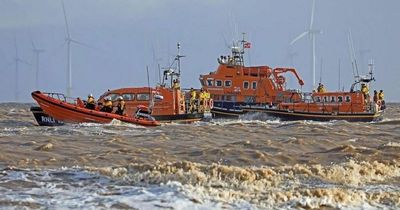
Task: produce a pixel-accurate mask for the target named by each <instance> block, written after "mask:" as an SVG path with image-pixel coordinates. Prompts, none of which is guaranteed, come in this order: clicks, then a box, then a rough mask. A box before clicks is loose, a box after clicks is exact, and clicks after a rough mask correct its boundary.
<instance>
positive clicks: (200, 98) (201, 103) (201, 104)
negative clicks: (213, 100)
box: [199, 88, 205, 112]
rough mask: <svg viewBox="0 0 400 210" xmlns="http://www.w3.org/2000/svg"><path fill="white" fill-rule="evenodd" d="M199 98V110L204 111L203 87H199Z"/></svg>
mask: <svg viewBox="0 0 400 210" xmlns="http://www.w3.org/2000/svg"><path fill="white" fill-rule="evenodd" d="M199 100H200V112H203V111H204V101H205V93H204V90H203V88H201V89H200V94H199Z"/></svg>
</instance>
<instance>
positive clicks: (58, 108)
mask: <svg viewBox="0 0 400 210" xmlns="http://www.w3.org/2000/svg"><path fill="white" fill-rule="evenodd" d="M32 97H33V99H35V100H36V102H37V103H38V104H39V106H40V108H42V109H43V111H44V112H45V113H46V114H48V115H50V116H51V117H53V118H54V119H56V120H58V121H63V122H68V123H83V122H94V123H109V122H111V121H112V120H113V119H116V120H120V121H122V122H127V123H133V124H137V125H143V126H157V125H160V123H159V122H158V121H156V120H155V119H154V118H151V117H147V118H145V117H141V116H138V115H118V114H114V113H107V112H102V111H98V110H91V109H87V108H85V106H84V104H83V102H82V101H81V100H80V99H79V98H77V99H75V100H73V102H69V101H68V100H67V98H66V97H65V96H64V95H63V94H58V93H42V92H40V91H35V92H32Z"/></svg>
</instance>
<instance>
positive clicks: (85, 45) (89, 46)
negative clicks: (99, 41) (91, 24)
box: [70, 39, 99, 50]
mask: <svg viewBox="0 0 400 210" xmlns="http://www.w3.org/2000/svg"><path fill="white" fill-rule="evenodd" d="M70 40H71V42H73V43H75V44H77V45H81V46H84V47H87V48H90V49H93V50H99V49H98V48H96V47H93V46H91V45H88V44H86V43H83V42H80V41H77V40H74V39H70Z"/></svg>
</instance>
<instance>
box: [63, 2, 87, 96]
mask: <svg viewBox="0 0 400 210" xmlns="http://www.w3.org/2000/svg"><path fill="white" fill-rule="evenodd" d="M61 3H62V9H63V13H64V20H65V28H66V32H67V36H66V37H65V43H66V44H67V63H68V64H67V78H68V79H67V97H70V96H71V93H72V66H71V63H72V61H71V60H72V51H71V43H74V44H77V45H81V46H85V47H88V48H93V47H91V46H89V45H87V44H85V43H82V42H79V41H77V40H75V39H72V37H71V34H70V32H69V26H68V20H67V14H66V12H65V6H64V0H61Z"/></svg>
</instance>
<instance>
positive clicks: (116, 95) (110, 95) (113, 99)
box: [104, 93, 119, 101]
mask: <svg viewBox="0 0 400 210" xmlns="http://www.w3.org/2000/svg"><path fill="white" fill-rule="evenodd" d="M107 97H110V98H111V101H115V100H117V98H118V97H119V94H115V93H111V94H108V95H107V96H106V97H104V98H107Z"/></svg>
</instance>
